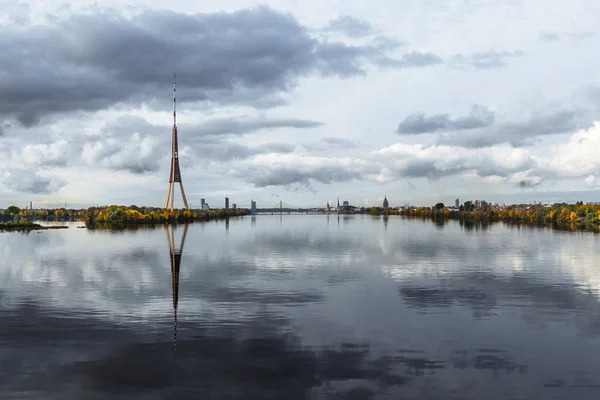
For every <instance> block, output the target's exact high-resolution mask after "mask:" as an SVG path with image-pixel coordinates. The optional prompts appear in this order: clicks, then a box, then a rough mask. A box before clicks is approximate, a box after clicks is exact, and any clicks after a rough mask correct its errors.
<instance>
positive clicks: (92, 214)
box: [85, 205, 250, 228]
mask: <svg viewBox="0 0 600 400" xmlns="http://www.w3.org/2000/svg"><path fill="white" fill-rule="evenodd" d="M248 214H250V210H248V209H245V208H239V209H236V210H235V211H234V210H232V209H216V210H199V209H198V210H185V209H177V210H172V211H171V210H168V209H165V208H154V207H138V206H135V205H131V206H129V207H125V206H115V205H113V206H108V207H90V208H88V209H87V210H86V212H85V226H86V227H88V228H98V227H122V226H135V225H144V224H171V223H184V222H194V221H208V220H212V219H220V218H228V217H236V216H242V215H248Z"/></svg>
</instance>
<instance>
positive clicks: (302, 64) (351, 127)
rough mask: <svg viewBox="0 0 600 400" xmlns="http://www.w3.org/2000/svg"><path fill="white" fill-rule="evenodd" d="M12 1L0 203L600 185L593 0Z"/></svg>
mask: <svg viewBox="0 0 600 400" xmlns="http://www.w3.org/2000/svg"><path fill="white" fill-rule="evenodd" d="M0 8H1V9H2V10H3V13H2V14H1V15H0V65H2V68H1V69H0V208H3V207H8V206H9V205H11V204H15V205H17V206H21V207H24V206H25V205H27V204H29V202H30V201H31V202H33V204H34V208H49V207H57V206H64V204H65V202H67V204H68V206H69V207H76V208H80V207H89V206H92V205H97V204H99V205H102V204H104V205H106V204H122V205H130V204H137V205H146V206H162V204H163V203H164V200H165V196H166V192H167V183H168V178H169V167H170V151H171V144H170V140H171V126H172V124H173V120H172V112H173V111H172V107H173V101H172V94H173V89H172V88H173V74H176V75H177V126H178V134H179V156H180V163H181V173H182V180H183V186H184V188H185V192H186V195H187V198H188V201H189V202H190V203H191V206H192V207H199V205H200V199H201V198H204V199H206V201H207V202H208V203H209V205H210V206H211V207H222V206H224V197H226V196H227V197H229V198H230V202H231V203H236V204H237V206H238V207H249V206H250V200H251V199H253V200H255V201H256V202H257V206H258V207H259V208H260V207H274V206H277V205H278V204H279V202H280V201H282V202H283V204H284V205H285V206H289V207H300V206H325V205H326V203H327V201H329V202H331V203H335V202H336V201H337V199H338V198H339V199H340V201H344V200H347V201H349V202H350V204H353V205H356V206H374V205H381V202H382V200H383V198H384V196H387V198H388V200H389V201H390V205H392V206H398V205H405V204H413V205H433V204H435V203H437V202H439V201H442V202H445V203H448V204H450V203H454V200H455V199H456V198H459V199H460V202H461V203H462V202H464V201H466V200H475V199H482V200H488V201H491V202H497V203H501V204H502V203H508V204H511V203H520V202H532V201H538V202H539V201H542V202H561V201H567V202H575V201H578V200H582V201H600V187H599V185H600V175H599V174H600V157H598V156H597V152H598V150H597V149H598V148H600V57H598V55H597V52H598V49H600V35H599V33H598V28H597V21H598V20H600V3H598V2H597V1H594V0H589V1H588V0H578V1H569V2H567V1H564V0H560V1H559V0H549V1H546V2H544V7H540V3H539V0H532V1H527V0H520V1H517V0H505V1H491V0H483V1H482V0H479V1H473V0H452V1H450V0H447V1H441V0H431V1H427V2H423V1H420V0H414V1H413V0H381V1H379V2H377V7H375V6H373V3H371V2H367V1H364V0H362V1H356V0H350V1H344V2H340V1H335V0H331V1H325V0H319V1H317V0H303V1H299V0H280V1H266V2H260V3H258V2H253V1H244V0H222V1H220V2H212V1H210V2H209V1H197V2H191V1H183V0H171V1H169V2H164V1H155V0H137V1H127V2H123V1H114V0H108V1H103V2H101V3H100V2H98V3H95V2H91V1H85V0H82V1H73V2H69V3H66V2H62V3H61V2H60V1H56V2H52V3H51V4H49V3H46V2H39V1H29V2H28V1H5V0H0ZM176 194H177V196H176V197H175V199H176V206H182V202H181V198H180V197H179V192H177V193H176Z"/></svg>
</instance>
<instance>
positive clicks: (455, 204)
mask: <svg viewBox="0 0 600 400" xmlns="http://www.w3.org/2000/svg"><path fill="white" fill-rule="evenodd" d="M454 207H456V208H458V207H460V201H459V200H458V199H456V200H454Z"/></svg>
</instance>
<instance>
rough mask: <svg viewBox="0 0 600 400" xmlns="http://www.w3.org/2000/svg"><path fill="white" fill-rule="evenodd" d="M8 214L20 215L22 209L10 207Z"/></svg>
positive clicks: (7, 210)
mask: <svg viewBox="0 0 600 400" xmlns="http://www.w3.org/2000/svg"><path fill="white" fill-rule="evenodd" d="M6 212H7V213H8V214H10V215H12V216H15V215H19V213H20V212H21V209H20V208H19V207H17V206H10V207H8V208H7V209H6Z"/></svg>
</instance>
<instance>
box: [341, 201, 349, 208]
mask: <svg viewBox="0 0 600 400" xmlns="http://www.w3.org/2000/svg"><path fill="white" fill-rule="evenodd" d="M349 206H350V204H349V203H348V200H346V201H344V203H343V207H345V208H348V207H349Z"/></svg>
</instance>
